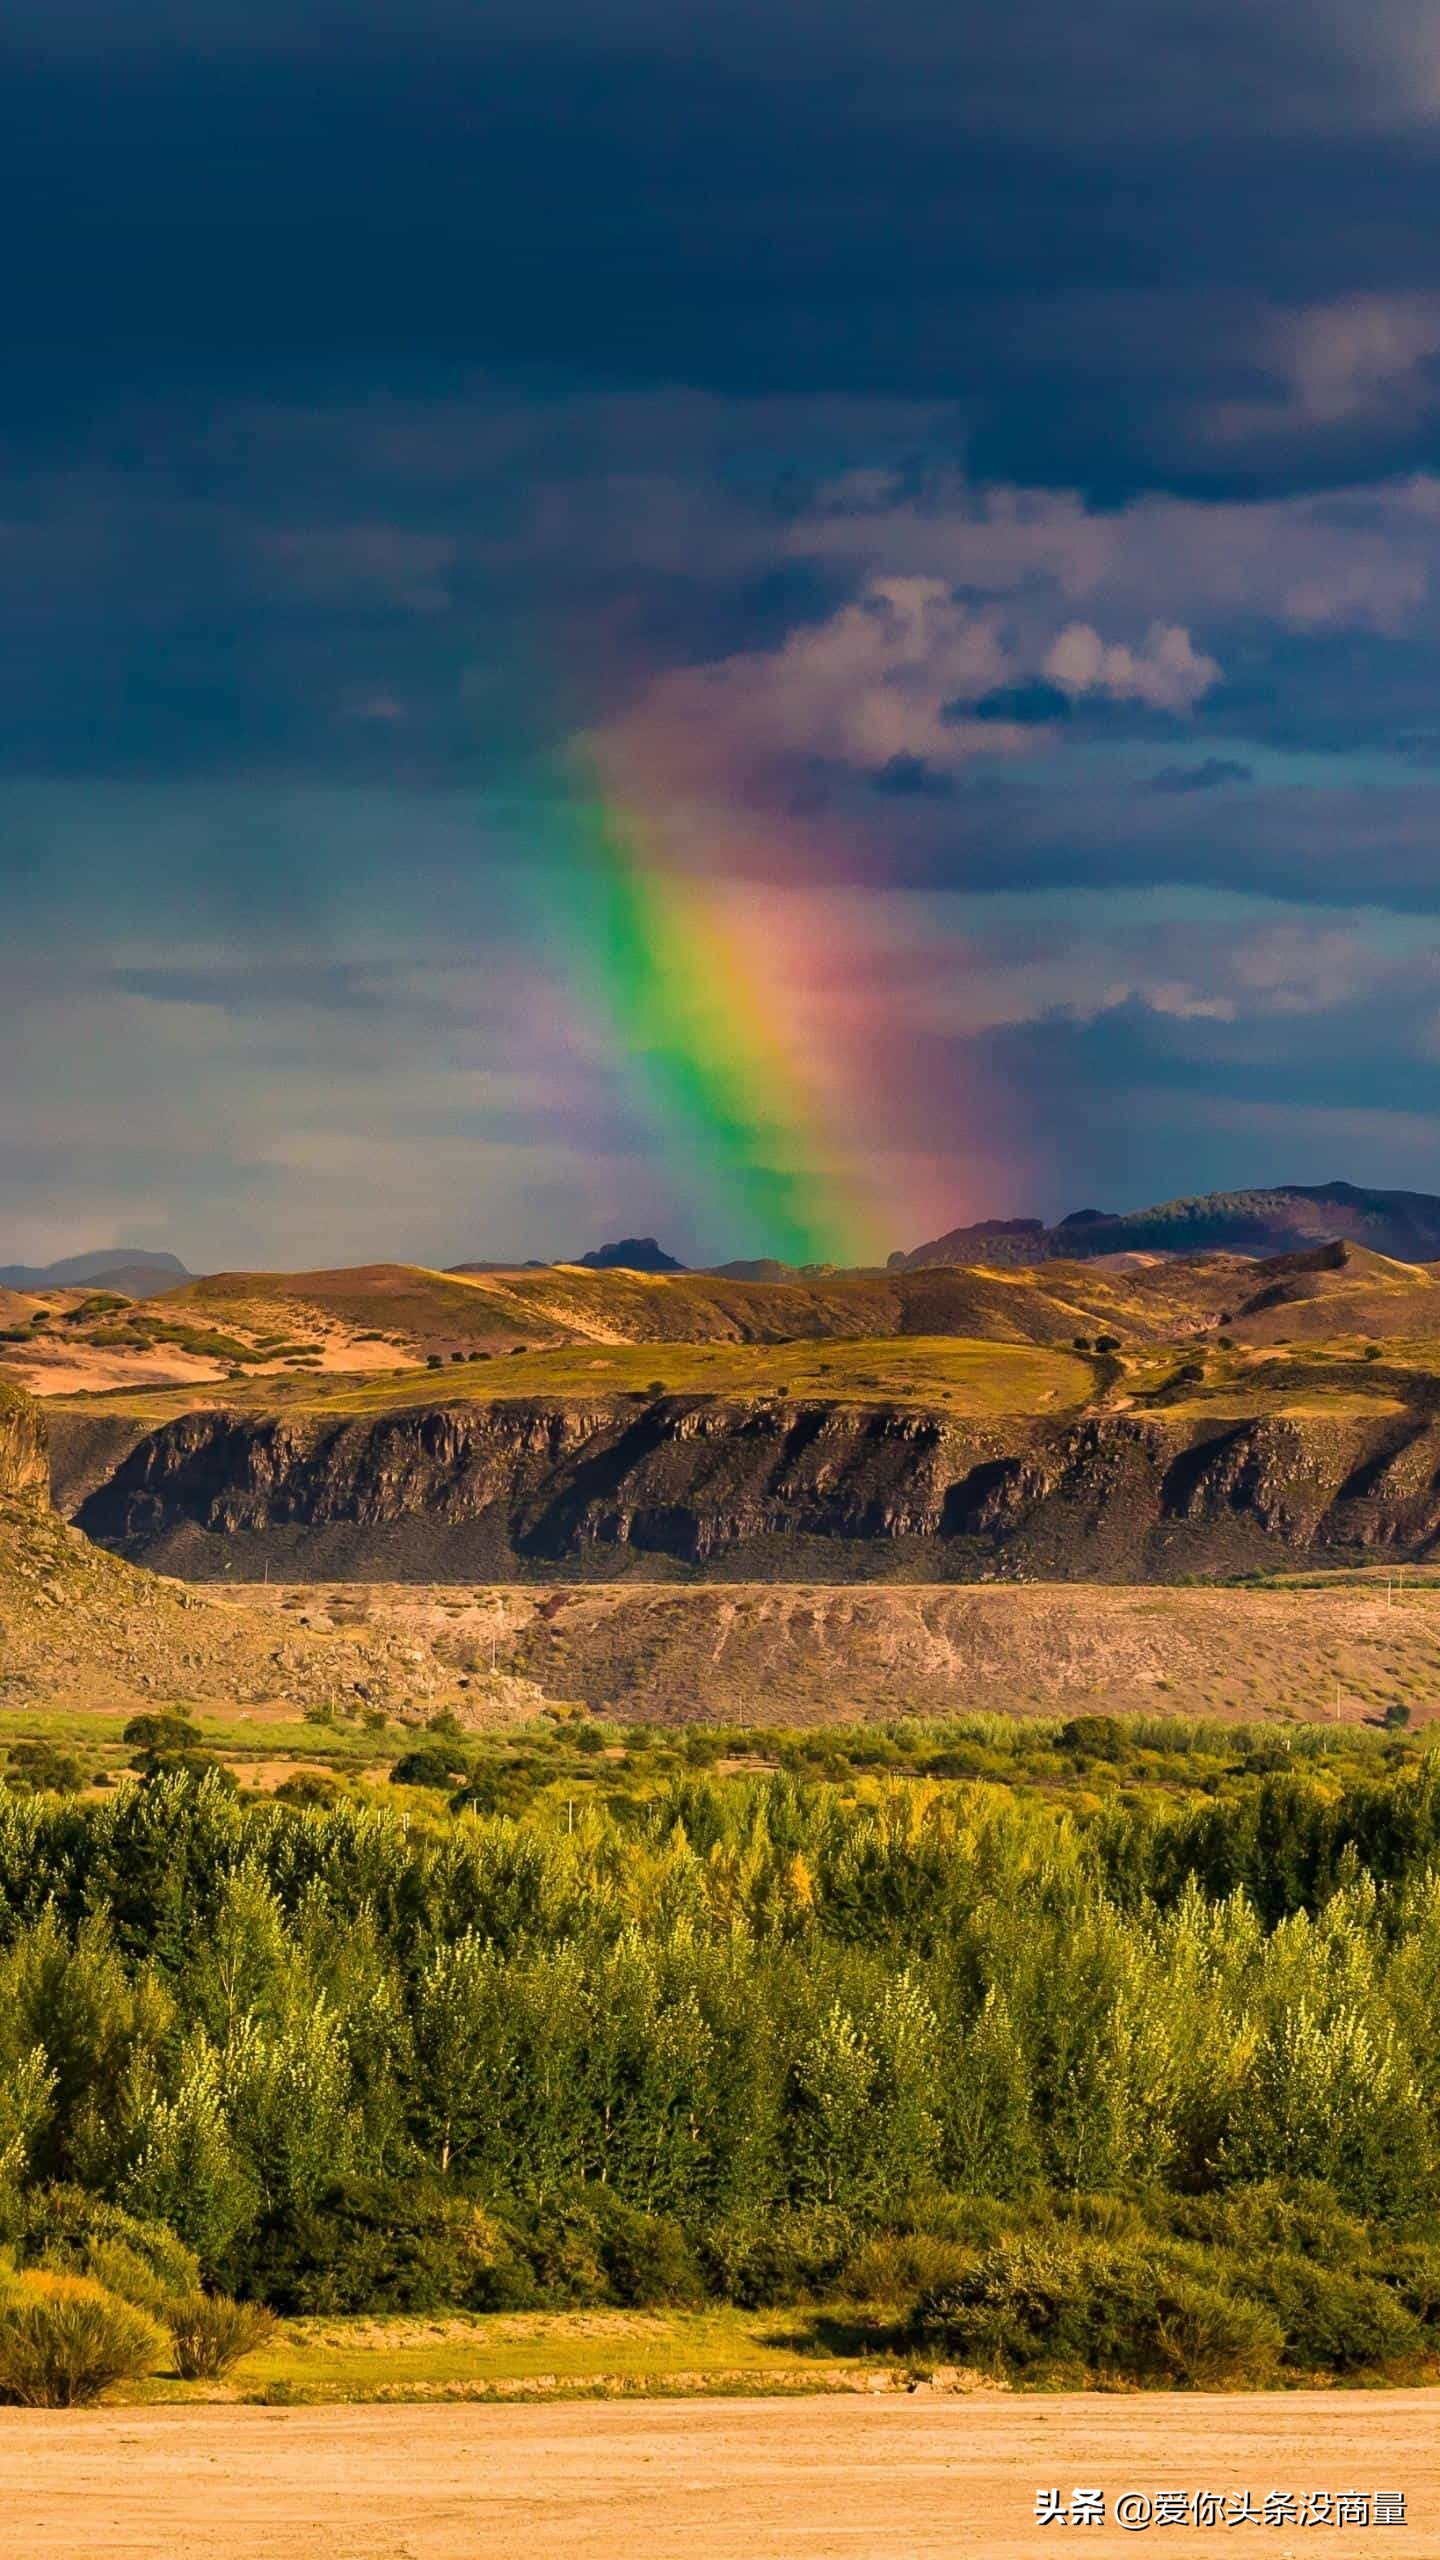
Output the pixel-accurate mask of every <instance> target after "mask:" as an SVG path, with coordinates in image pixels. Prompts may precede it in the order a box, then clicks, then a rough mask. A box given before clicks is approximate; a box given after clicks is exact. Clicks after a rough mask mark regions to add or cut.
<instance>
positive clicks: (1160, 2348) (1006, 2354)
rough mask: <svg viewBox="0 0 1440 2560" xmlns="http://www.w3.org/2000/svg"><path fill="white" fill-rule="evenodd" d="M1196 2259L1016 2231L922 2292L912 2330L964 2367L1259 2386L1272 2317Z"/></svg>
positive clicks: (1275, 2324) (1275, 2330)
mask: <svg viewBox="0 0 1440 2560" xmlns="http://www.w3.org/2000/svg"><path fill="white" fill-rule="evenodd" d="M1205 2263H1206V2262H1205V2261H1204V2259H1202V2258H1200V2257H1198V2255H1197V2256H1196V2257H1195V2259H1194V2261H1193V2262H1192V2263H1187V2262H1186V2260H1185V2257H1184V2255H1183V2253H1179V2252H1174V2251H1166V2250H1164V2249H1162V2248H1156V2247H1155V2246H1153V2245H1144V2244H1139V2245H1137V2244H1136V2243H1135V2242H1134V2241H1114V2240H1104V2239H1096V2238H1092V2237H1090V2236H1089V2235H1087V2234H1083V2233H1080V2234H1071V2233H1068V2232H1065V2231H1055V2232H1048V2233H1045V2234H1031V2233H1022V2234H1020V2235H1019V2236H1017V2237H1016V2238H1013V2239H1006V2240H1001V2241H999V2242H997V2243H996V2245H995V2246H994V2247H993V2248H992V2249H989V2250H987V2251H986V2252H985V2254H984V2255H983V2257H981V2258H980V2259H979V2261H978V2262H977V2263H976V2265H975V2266H974V2267H973V2268H972V2269H971V2270H970V2272H969V2273H968V2274H965V2275H962V2276H960V2277H959V2278H958V2279H956V2280H954V2281H951V2282H946V2283H941V2284H938V2285H935V2286H933V2287H931V2288H930V2289H928V2290H927V2291H925V2292H923V2293H922V2294H921V2295H920V2296H919V2298H918V2300H917V2302H916V2304H915V2308H914V2313H913V2315H912V2322H911V2326H912V2330H913V2332H914V2334H915V2336H916V2338H917V2339H918V2340H919V2341H920V2342H922V2343H923V2344H924V2345H925V2346H927V2347H931V2348H937V2349H939V2350H941V2351H943V2352H944V2353H945V2354H946V2355H948V2356H952V2357H954V2358H955V2359H956V2360H957V2361H958V2362H960V2363H963V2364H988V2365H993V2366H995V2367H997V2368H1001V2369H1004V2368H1006V2367H1013V2368H1016V2369H1018V2370H1019V2371H1020V2372H1033V2371H1035V2370H1037V2369H1042V2370H1043V2369H1045V2368H1047V2367H1048V2368H1050V2369H1052V2370H1054V2369H1059V2370H1060V2371H1062V2372H1070V2373H1075V2372H1078V2373H1082V2374H1086V2375H1093V2376H1095V2377H1096V2378H1097V2379H1100V2380H1107V2379H1115V2380H1125V2381H1131V2382H1148V2383H1172V2384H1173V2383H1182V2384H1186V2385H1188V2386H1189V2387H1190V2388H1192V2389H1196V2390H1202V2389H1215V2388H1219V2387H1221V2386H1234V2385H1237V2384H1241V2385H1243V2384H1254V2383H1257V2382H1263V2381H1264V2380H1266V2379H1267V2378H1268V2377H1269V2375H1270V2374H1271V2373H1272V2372H1273V2370H1274V2367H1275V2365H1276V2364H1277V2362H1278V2360H1279V2356H1280V2351H1281V2348H1282V2345H1283V2343H1284V2338H1283V2332H1282V2329H1281V2326H1280V2323H1279V2321H1278V2320H1277V2319H1276V2318H1275V2316H1274V2314H1273V2312H1270V2311H1267V2310H1265V2309H1263V2308H1262V2307H1261V2306H1260V2305H1259V2304H1258V2303H1256V2302H1252V2301H1249V2300H1247V2299H1246V2298H1245V2296H1244V2295H1236V2294H1232V2293H1229V2292H1227V2291H1225V2290H1223V2289H1222V2287H1221V2286H1220V2285H1219V2284H1216V2283H1215V2282H1213V2281H1210V2280H1209V2279H1208V2278H1207V2275H1206V2273H1205V2272H1204V2269H1205Z"/></svg>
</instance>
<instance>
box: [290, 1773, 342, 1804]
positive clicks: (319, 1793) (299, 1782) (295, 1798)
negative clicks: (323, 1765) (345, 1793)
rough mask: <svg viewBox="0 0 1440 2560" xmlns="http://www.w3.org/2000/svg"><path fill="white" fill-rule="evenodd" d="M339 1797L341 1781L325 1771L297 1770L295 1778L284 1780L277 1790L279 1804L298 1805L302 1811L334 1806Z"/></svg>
mask: <svg viewBox="0 0 1440 2560" xmlns="http://www.w3.org/2000/svg"><path fill="white" fill-rule="evenodd" d="M339 1796H340V1781H339V1779H338V1778H332V1777H331V1776H330V1775H329V1773H328V1771H326V1770H324V1769H297V1771H296V1773H295V1775H294V1777H293V1778H286V1779H284V1780H282V1782H281V1784H280V1785H279V1786H278V1787H277V1788H276V1790H275V1801H276V1803H277V1804H293V1805H298V1806H299V1807H300V1808H301V1810H302V1811H305V1810H307V1809H313V1808H314V1807H315V1806H316V1805H326V1806H328V1805H333V1804H335V1803H336V1802H338V1800H339Z"/></svg>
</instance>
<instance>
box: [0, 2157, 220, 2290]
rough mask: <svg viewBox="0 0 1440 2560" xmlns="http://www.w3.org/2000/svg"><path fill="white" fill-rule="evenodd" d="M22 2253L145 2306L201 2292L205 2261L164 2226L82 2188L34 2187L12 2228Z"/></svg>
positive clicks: (27, 2259) (23, 2257)
mask: <svg viewBox="0 0 1440 2560" xmlns="http://www.w3.org/2000/svg"><path fill="white" fill-rule="evenodd" d="M14 2238H15V2243H16V2246H17V2249H18V2251H19V2254H20V2256H21V2258H22V2260H24V2261H25V2262H27V2263H35V2262H37V2261H40V2260H43V2261H44V2262H45V2264H46V2265H47V2266H50V2267H58V2268H61V2269H63V2270H67V2271H68V2272H70V2273H71V2274H75V2275H90V2276H94V2277H96V2278H97V2279H98V2280H99V2282H100V2283H101V2284H103V2285H104V2286H105V2287H106V2288H107V2290H108V2291H109V2292H111V2293H118V2294H121V2295H123V2297H124V2299H125V2300H126V2301H127V2302H133V2303H136V2304H138V2305H140V2306H141V2307H142V2308H144V2309H146V2310H148V2309H151V2308H152V2307H155V2306H157V2305H159V2304H160V2303H163V2302H166V2301H172V2300H174V2299H176V2298H177V2297H178V2296H180V2295H182V2294H187V2293H193V2292H195V2291H196V2289H197V2287H198V2285H199V2282H200V2261H199V2259H198V2258H197V2257H196V2255H195V2253H194V2251H193V2249H187V2248H186V2246H185V2243H184V2241H183V2240H180V2239H177V2237H176V2235H175V2233H174V2232H173V2231H171V2230H170V2229H169V2227H168V2225H167V2224H165V2223H163V2222H151V2221H147V2220H146V2219H145V2218H144V2216H142V2215H140V2214H135V2213H127V2212H126V2210H125V2208H124V2206H123V2205H118V2204H108V2203H107V2202H106V2201H105V2200H104V2198H103V2197H100V2196H92V2195H88V2194H87V2193H86V2191H85V2189H84V2188H83V2187H64V2186H51V2187H34V2188H32V2189H31V2190H30V2191H29V2193H28V2194H27V2195H26V2196H25V2197H24V2199H23V2201H22V2203H21V2206H20V2210H19V2214H18V2217H17V2219H16V2222H15V2225H14Z"/></svg>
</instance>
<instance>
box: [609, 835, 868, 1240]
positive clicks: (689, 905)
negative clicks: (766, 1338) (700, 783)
mask: <svg viewBox="0 0 1440 2560" xmlns="http://www.w3.org/2000/svg"><path fill="white" fill-rule="evenodd" d="M562 825H563V828H564V832H565V835H566V837H567V840H568V841H567V844H566V847H565V849H564V850H565V860H564V864H563V873H564V883H563V886H564V899H565V905H566V909H567V913H566V916H565V923H566V926H567V929H568V930H569V932H570V933H571V935H572V936H573V937H574V939H575V941H576V943H577V946H578V952H579V955H580V966H581V969H582V971H583V974H584V976H585V977H586V979H587V980H588V981H589V983H590V985H591V987H592V988H593V991H594V992H595V993H596V995H597V996H598V997H599V999H600V1001H601V1002H602V1004H603V1006H604V1009H605V1011H606V1013H607V1015H608V1016H609V1018H610V1021H611V1024H612V1026H613V1028H614V1030H615V1031H616V1033H618V1035H619V1036H620V1038H621V1039H622V1040H623V1041H624V1043H625V1045H626V1050H627V1054H628V1055H629V1057H630V1058H631V1059H632V1060H633V1061H634V1064H635V1066H636V1068H637V1069H638V1070H639V1072H640V1073H641V1075H642V1076H643V1079H644V1082H645V1084H646V1087H647V1088H648V1091H649V1093H650V1095H651V1097H652V1099H653V1101H654V1102H655V1103H656V1104H657V1105H658V1107H659V1108H660V1110H661V1111H662V1112H663V1114H664V1117H665V1119H666V1121H667V1123H668V1124H669V1129H670V1133H671V1142H672V1156H673V1154H674V1153H675V1152H676V1150H677V1147H678V1146H679V1145H683V1146H684V1147H685V1149H686V1152H687V1155H688V1157H689V1159H690V1162H691V1166H692V1167H693V1173H694V1177H695V1181H696V1184H697V1187H701V1188H704V1189H706V1190H713V1189H714V1188H716V1187H718V1188H720V1189H721V1190H722V1192H723V1194H724V1197H725V1206H726V1210H727V1213H728V1215H729V1216H730V1218H731V1219H734V1220H737V1221H738V1222H739V1225H740V1227H741V1229H742V1230H743V1233H744V1235H745V1237H746V1240H747V1243H748V1248H749V1250H751V1251H752V1252H755V1253H767V1254H773V1255H774V1256H775V1257H776V1259H777V1260H780V1261H784V1262H791V1263H815V1262H839V1263H845V1262H851V1263H853V1262H857V1261H863V1260H865V1258H866V1246H867V1243H868V1241H869V1236H868V1232H867V1230H868V1221H867V1220H866V1218H865V1217H864V1215H863V1212H862V1210H861V1207H860V1205H859V1203H858V1202H857V1200H856V1198H855V1196H854V1191H853V1186H852V1184H851V1182H850V1181H849V1180H848V1178H847V1177H846V1175H845V1173H844V1172H843V1170H842V1169H841V1167H840V1165H839V1164H838V1162H837V1151H836V1147H835V1142H834V1139H833V1137H832V1136H831V1134H830V1133H829V1132H828V1131H827V1129H826V1127H825V1122H824V1096H823V1094H822V1093H820V1092H818V1091H817V1082H819V1081H823V1079H817V1076H816V1074H815V1073H814V1072H812V1069H811V1064H810V1062H807V1061H806V1060H805V1059H804V1058H803V1057H800V1056H797V1055H796V1052H795V1048H794V1046H793V1044H792V1041H791V1040H790V1038H789V1037H788V1036H787V1026H786V1014H787V1007H786V1002H785V989H784V986H783V984H779V983H775V981H774V980H773V979H771V980H770V981H769V982H768V983H762V982H761V981H762V978H763V977H764V975H765V973H764V971H763V967H762V966H761V965H760V963H759V962H758V960H757V954H756V952H755V951H754V949H753V947H749V948H747V947H746V945H745V942H744V939H743V937H741V936H739V935H738V934H736V933H735V931H734V930H733V928H732V927H731V926H729V925H727V921H726V916H725V912H724V902H723V899H722V898H720V897H719V896H717V893H716V890H715V888H714V887H713V885H712V884H710V883H709V882H707V881H706V880H703V879H701V878H698V877H692V876H691V875H689V874H688V873H686V872H685V871H684V870H683V869H682V868H681V867H680V866H679V865H678V864H676V863H675V862H674V861H673V859H671V858H669V856H668V855H667V854H666V853H665V852H664V850H663V849H662V847H661V844H660V842H659V837H660V830H659V829H658V828H657V825H656V822H655V821H654V820H653V819H652V818H651V817H649V816H648V815H646V814H645V813H643V812H640V811H637V810H635V809H633V808H629V807H627V806H625V805H624V804H623V803H622V802H621V801H620V800H618V799H617V798H616V796H615V795H614V794H612V793H606V792H603V791H600V790H597V789H593V788H585V789H582V790H580V791H578V792H577V793H576V794H575V795H574V796H573V797H572V798H571V800H570V802H569V805H568V810H567V813H566V816H565V818H564V820H563V821H562Z"/></svg>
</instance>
